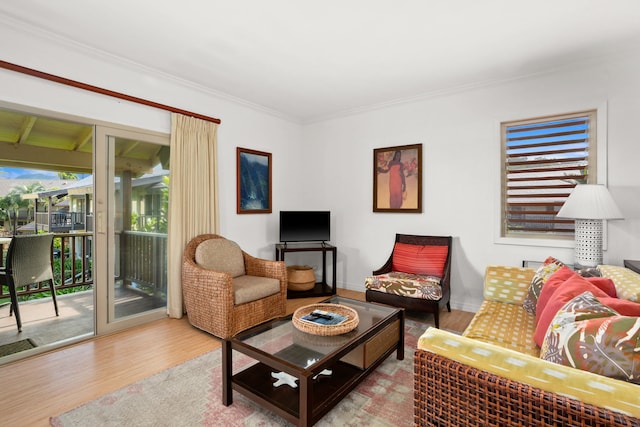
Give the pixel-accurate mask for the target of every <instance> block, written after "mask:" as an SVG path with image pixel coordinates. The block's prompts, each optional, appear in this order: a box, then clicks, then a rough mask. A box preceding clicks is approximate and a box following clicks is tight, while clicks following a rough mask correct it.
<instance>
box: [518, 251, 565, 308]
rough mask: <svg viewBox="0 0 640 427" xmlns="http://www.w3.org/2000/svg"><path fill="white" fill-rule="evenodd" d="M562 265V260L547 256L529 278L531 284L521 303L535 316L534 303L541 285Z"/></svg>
mask: <svg viewBox="0 0 640 427" xmlns="http://www.w3.org/2000/svg"><path fill="white" fill-rule="evenodd" d="M563 266H564V264H563V263H562V261H558V260H557V259H555V258H554V257H548V258H547V259H546V260H544V262H543V263H542V265H541V266H540V267H538V270H536V274H535V275H534V276H533V280H531V286H529V291H528V292H527V296H526V297H525V299H524V303H523V304H522V307H523V308H524V309H525V310H526V311H527V312H528V313H529V314H533V315H534V316H535V314H536V305H537V304H538V297H539V296H540V291H541V290H542V287H543V286H544V284H545V282H546V281H547V280H548V279H549V277H551V275H552V274H553V273H555V272H556V271H558V270H559V269H560V268H562V267H563Z"/></svg>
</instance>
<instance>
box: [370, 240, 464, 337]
mask: <svg viewBox="0 0 640 427" xmlns="http://www.w3.org/2000/svg"><path fill="white" fill-rule="evenodd" d="M451 241H452V238H451V236H418V235H413V234H396V240H395V244H394V247H393V251H392V252H391V255H390V256H389V259H388V260H387V262H386V263H385V264H384V265H383V266H382V267H380V268H379V269H377V270H375V271H373V275H372V276H369V277H367V278H366V279H365V286H366V288H367V291H366V298H367V301H372V302H379V303H383V304H388V305H392V306H395V307H403V308H405V309H407V310H414V311H422V312H426V313H433V315H434V320H435V325H436V328H439V327H440V317H439V314H440V310H441V309H442V308H443V307H444V306H446V307H447V310H448V311H451V305H450V303H449V300H450V296H451V289H450V277H451Z"/></svg>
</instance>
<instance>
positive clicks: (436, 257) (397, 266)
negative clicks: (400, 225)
mask: <svg viewBox="0 0 640 427" xmlns="http://www.w3.org/2000/svg"><path fill="white" fill-rule="evenodd" d="M448 253H449V248H448V247H447V246H421V245H409V244H406V243H396V245H395V247H394V248H393V258H392V260H391V268H392V270H393V271H401V272H403V273H410V274H422V275H427V276H437V277H442V276H443V274H444V264H445V262H446V261H447V254H448Z"/></svg>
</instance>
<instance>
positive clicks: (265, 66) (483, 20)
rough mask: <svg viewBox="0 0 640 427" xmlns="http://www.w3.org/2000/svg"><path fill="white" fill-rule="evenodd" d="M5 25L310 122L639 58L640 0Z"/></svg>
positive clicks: (11, 10)
mask: <svg viewBox="0 0 640 427" xmlns="http://www.w3.org/2000/svg"><path fill="white" fill-rule="evenodd" d="M3 16H4V18H5V19H10V20H11V21H12V22H14V23H15V22H18V23H21V24H23V25H24V28H29V29H37V30H38V31H42V32H45V33H48V34H50V35H51V36H52V37H55V39H56V40H58V41H61V42H65V41H64V40H65V39H71V40H73V41H74V43H75V44H76V45H77V43H80V44H83V45H85V46H86V47H88V48H90V49H92V50H94V51H99V52H104V53H106V54H108V55H109V56H111V57H113V56H115V57H120V58H123V59H126V60H127V61H133V62H135V63H138V64H140V65H143V66H145V67H150V68H152V69H154V70H158V71H160V72H162V73H163V74H168V75H171V76H175V77H176V78H179V79H184V80H187V81H190V82H193V83H195V84H197V85H200V86H202V87H206V88H207V89H208V90H211V91H213V92H216V93H221V94H225V95H228V96H230V97H233V98H237V99H241V100H243V101H247V102H250V103H252V104H257V105H259V106H261V107H262V108H266V109H270V110H273V111H276V112H278V113H280V114H284V115H286V116H288V117H290V118H292V119H295V120H300V121H313V120H318V119H321V118H324V117H330V116H334V115H339V114H343V113H348V112H353V111H359V110H362V109H367V108H371V107H376V106H381V105H388V104H392V103H395V102H402V101H406V100H410V99H415V98H420V97H426V96H432V95H434V94H438V93H443V92H448V91H454V90H460V89H461V88H467V87H473V86H476V85H482V84H487V83H490V82H495V81H501V80H505V79H512V78H518V77H521V76H525V75H530V74H532V73H539V72H544V71H547V70H550V69H557V68H559V67H563V66H566V65H567V64H576V63H577V64H580V63H582V62H584V61H590V60H593V59H595V58H598V57H600V56H603V55H606V54H610V53H620V52H624V51H630V52H635V54H638V51H637V50H636V49H637V48H638V47H640V1H638V0H537V1H520V0H341V1H336V0H325V1H318V0H316V1H310V0H306V1H305V0H269V1H266V0H224V1H223V0H180V1H177V0H135V1H133V0H105V1H99V0H92V1H90V0H58V1H51V0H20V1H3V2H1V3H0V18H2V17H3ZM0 59H1V58H0ZM20 65H24V64H20ZM43 71H47V70H43ZM85 82H87V83H92V82H91V81H85ZM212 115H215V113H214V114H212Z"/></svg>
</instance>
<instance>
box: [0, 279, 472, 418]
mask: <svg viewBox="0 0 640 427" xmlns="http://www.w3.org/2000/svg"><path fill="white" fill-rule="evenodd" d="M338 294H339V295H341V296H344V297H348V298H354V299H359V300H364V293H362V292H357V291H347V290H342V289H341V290H339V292H338ZM321 299H322V298H313V299H310V298H307V299H293V300H288V301H287V311H288V312H290V313H292V312H293V311H294V310H295V309H296V308H298V307H301V306H303V305H307V304H313V303H315V302H317V301H319V300H321ZM411 316H413V314H411ZM424 316H425V318H426V316H427V315H424ZM472 317H473V313H467V312H462V311H455V310H454V311H453V312H451V313H448V312H443V313H441V315H440V326H441V328H446V329H451V330H457V331H463V330H464V329H465V328H466V326H467V325H468V324H469V322H470V321H471V318H472ZM219 346H220V340H219V339H217V338H215V337H213V336H211V335H209V334H207V333H205V332H202V331H200V330H198V329H195V328H193V327H192V326H191V325H190V324H189V322H188V321H187V319H186V317H185V318H183V319H162V320H158V321H155V322H152V323H148V324H146V325H142V326H139V327H136V328H132V329H129V330H127V331H122V332H118V333H115V334H111V335H106V336H102V337H98V338H94V339H91V340H89V341H85V342H82V343H79V344H75V345H72V346H69V347H66V348H63V349H59V350H56V351H52V352H49V353H45V354H40V355H37V356H34V357H31V358H28V359H25V360H21V361H17V362H13V363H9V364H6V365H3V366H0V379H1V384H2V386H1V387H2V391H1V392H0V402H2V403H1V405H2V408H3V409H2V410H0V425H1V426H4V427H11V426H16V427H18V426H20V427H23V426H48V425H49V417H51V416H54V415H58V414H61V413H63V412H66V411H68V410H70V409H73V408H75V407H77V406H79V405H82V404H84V403H86V402H89V401H91V400H93V399H96V398H98V397H100V396H102V395H104V394H107V393H110V392H112V391H115V390H117V389H119V388H122V387H124V386H126V385H128V384H131V383H133V382H135V381H138V380H141V379H143V378H146V377H149V376H151V375H153V374H156V373H158V372H160V371H162V370H165V369H167V368H170V367H172V366H175V365H177V364H180V363H182V362H185V361H187V360H189V359H192V358H194V357H197V356H200V355H202V354H204V353H206V352H208V351H211V350H214V349H216V348H218V347H219Z"/></svg>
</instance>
